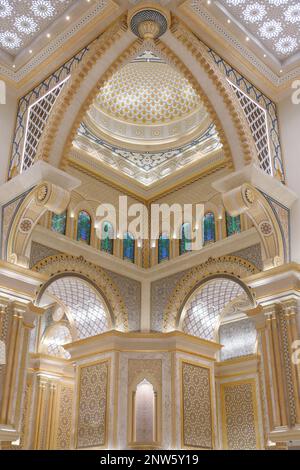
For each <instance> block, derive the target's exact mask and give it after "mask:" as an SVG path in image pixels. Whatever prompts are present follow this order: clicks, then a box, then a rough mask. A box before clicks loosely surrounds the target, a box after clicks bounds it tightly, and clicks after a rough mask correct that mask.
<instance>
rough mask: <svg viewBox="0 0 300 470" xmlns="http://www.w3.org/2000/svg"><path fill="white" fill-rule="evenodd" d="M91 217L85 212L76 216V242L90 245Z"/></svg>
mask: <svg viewBox="0 0 300 470" xmlns="http://www.w3.org/2000/svg"><path fill="white" fill-rule="evenodd" d="M91 225H92V221H91V217H90V215H89V214H88V213H87V212H86V211H81V212H79V214H78V223H77V241H81V242H84V243H86V244H87V245H89V244H90V241H91Z"/></svg>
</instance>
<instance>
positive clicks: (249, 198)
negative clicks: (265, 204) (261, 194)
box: [245, 188, 255, 204]
mask: <svg viewBox="0 0 300 470" xmlns="http://www.w3.org/2000/svg"><path fill="white" fill-rule="evenodd" d="M245 198H246V200H247V202H249V204H253V203H254V201H255V195H254V193H253V191H251V189H250V188H247V189H246V191H245Z"/></svg>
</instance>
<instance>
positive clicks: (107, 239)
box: [101, 222, 114, 255]
mask: <svg viewBox="0 0 300 470" xmlns="http://www.w3.org/2000/svg"><path fill="white" fill-rule="evenodd" d="M101 251H105V252H106V253H109V254H111V255H112V254H113V251H114V229H113V226H112V224H111V223H110V222H103V224H102V233H101Z"/></svg>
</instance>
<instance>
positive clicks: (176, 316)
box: [163, 256, 259, 332]
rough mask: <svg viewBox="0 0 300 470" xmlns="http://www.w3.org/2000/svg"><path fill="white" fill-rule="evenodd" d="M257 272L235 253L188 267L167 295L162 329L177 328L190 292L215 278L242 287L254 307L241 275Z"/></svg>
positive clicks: (253, 301)
mask: <svg viewBox="0 0 300 470" xmlns="http://www.w3.org/2000/svg"><path fill="white" fill-rule="evenodd" d="M258 272H259V270H258V269H257V268H256V267H255V266H254V265H253V264H251V263H249V262H248V261H245V260H244V259H242V258H239V257H237V256H222V257H220V258H210V259H208V260H207V261H206V262H205V263H202V264H200V265H198V266H195V267H194V268H192V269H190V270H189V271H188V272H187V273H186V274H185V275H183V276H182V277H181V278H180V280H179V281H178V282H177V284H176V286H175V288H174V289H173V291H172V293H171V295H170V300H169V302H168V304H167V306H166V308H165V311H164V314H163V331H164V332H167V331H172V330H176V329H178V328H180V325H181V322H182V318H183V317H182V314H183V310H184V308H185V305H186V303H187V301H188V300H189V299H190V297H191V295H193V293H194V292H195V291H196V290H197V289H198V288H200V287H201V286H202V285H204V284H205V283H207V282H209V281H210V280H212V279H215V278H226V279H232V280H233V281H234V282H236V283H237V284H238V285H241V286H243V289H244V290H245V292H246V295H247V298H248V299H249V302H250V303H251V305H252V306H254V305H255V294H254V292H253V291H252V290H251V289H250V288H249V287H248V286H247V285H246V284H245V283H243V278H246V277H248V276H251V275H253V274H256V273H258Z"/></svg>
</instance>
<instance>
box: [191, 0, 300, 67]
mask: <svg viewBox="0 0 300 470" xmlns="http://www.w3.org/2000/svg"><path fill="white" fill-rule="evenodd" d="M198 1H199V0H192V3H193V4H194V3H198ZM218 3H219V4H221V5H222V7H223V8H222V9H225V10H227V12H228V13H229V14H230V15H231V16H232V17H233V18H234V19H235V20H236V22H237V23H238V24H240V25H241V26H242V27H243V28H244V29H246V30H247V31H248V33H249V34H251V35H252V36H254V37H255V39H256V40H258V41H259V42H260V43H261V44H263V45H264V46H265V47H266V49H268V50H269V51H270V52H271V53H272V54H273V55H275V56H276V57H277V58H278V59H279V60H284V59H287V58H288V57H290V56H292V55H294V54H295V53H296V52H298V50H299V47H300V0H267V1H262V0H256V1H248V0H219V2H216V4H218Z"/></svg>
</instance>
